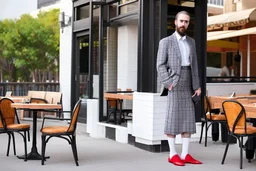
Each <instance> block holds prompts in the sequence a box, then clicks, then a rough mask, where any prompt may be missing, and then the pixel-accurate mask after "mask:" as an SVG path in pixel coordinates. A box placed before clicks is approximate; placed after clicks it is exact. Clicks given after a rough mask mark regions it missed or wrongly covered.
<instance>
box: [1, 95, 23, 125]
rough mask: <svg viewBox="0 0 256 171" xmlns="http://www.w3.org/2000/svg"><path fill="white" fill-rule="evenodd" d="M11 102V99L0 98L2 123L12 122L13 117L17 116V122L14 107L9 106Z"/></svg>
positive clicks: (13, 120)
mask: <svg viewBox="0 0 256 171" xmlns="http://www.w3.org/2000/svg"><path fill="white" fill-rule="evenodd" d="M12 103H13V101H12V100H11V99H9V98H2V99H1V100H0V104H1V106H0V107H1V117H2V120H3V121H4V122H3V123H2V124H4V125H9V124H14V122H15V117H16V118H17V122H18V123H19V119H18V116H17V112H16V109H15V108H12V107H11V104H12Z"/></svg>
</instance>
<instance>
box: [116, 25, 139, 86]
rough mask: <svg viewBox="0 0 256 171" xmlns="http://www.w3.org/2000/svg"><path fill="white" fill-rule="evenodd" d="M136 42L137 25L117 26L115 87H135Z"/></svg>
mask: <svg viewBox="0 0 256 171" xmlns="http://www.w3.org/2000/svg"><path fill="white" fill-rule="evenodd" d="M137 42H138V26H137V25H126V26H122V27H119V28H118V44H117V47H118V52H117V55H118V57H117V61H118V62H117V64H118V66H117V88H121V89H122V90H126V88H131V89H132V90H136V89H137V56H138V55H137V48H138V47H137V44H138V43H137Z"/></svg>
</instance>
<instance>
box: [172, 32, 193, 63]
mask: <svg viewBox="0 0 256 171" xmlns="http://www.w3.org/2000/svg"><path fill="white" fill-rule="evenodd" d="M175 34H176V37H177V40H178V43H179V48H180V53H181V58H182V60H181V66H189V65H190V60H189V53H190V48H189V45H188V43H187V39H186V38H187V37H186V35H185V36H183V37H181V35H180V34H179V33H177V31H175Z"/></svg>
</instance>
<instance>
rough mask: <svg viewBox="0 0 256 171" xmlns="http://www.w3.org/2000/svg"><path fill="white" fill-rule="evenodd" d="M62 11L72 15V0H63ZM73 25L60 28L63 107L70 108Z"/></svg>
mask: <svg viewBox="0 0 256 171" xmlns="http://www.w3.org/2000/svg"><path fill="white" fill-rule="evenodd" d="M60 11H61V12H62V11H64V12H65V15H68V16H72V1H71V0H61V3H60ZM71 43H72V27H71V25H70V26H66V27H65V28H64V29H63V32H62V31H61V30H60V91H61V92H62V93H63V98H62V102H63V108H64V110H70V105H71V104H70V98H71V57H72V55H71V52H72V51H71V49H72V44H71Z"/></svg>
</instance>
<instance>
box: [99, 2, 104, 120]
mask: <svg viewBox="0 0 256 171" xmlns="http://www.w3.org/2000/svg"><path fill="white" fill-rule="evenodd" d="M103 46H104V45H103V6H102V5H100V7H99V72H100V74H99V121H100V122H101V121H103V106H104V104H103V103H104V48H103Z"/></svg>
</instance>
